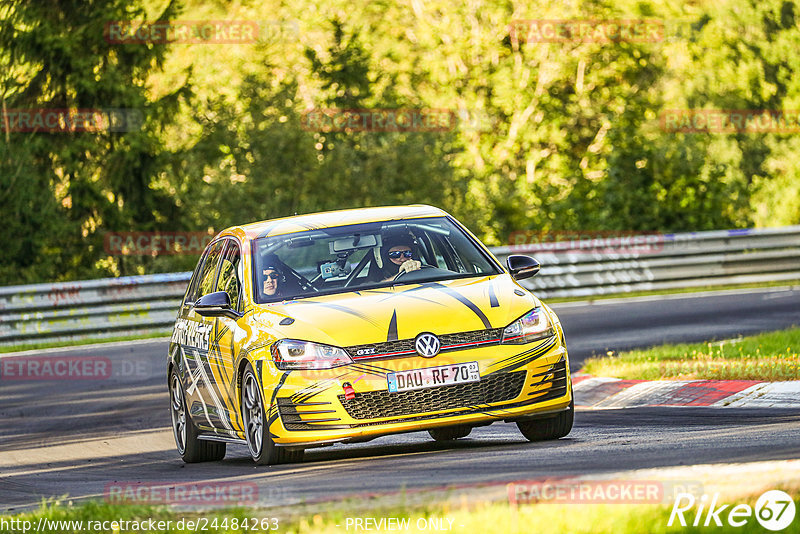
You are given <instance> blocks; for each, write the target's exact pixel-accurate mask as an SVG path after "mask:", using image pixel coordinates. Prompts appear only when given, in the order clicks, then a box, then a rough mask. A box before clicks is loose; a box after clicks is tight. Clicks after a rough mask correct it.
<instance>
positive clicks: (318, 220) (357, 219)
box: [221, 204, 447, 239]
mask: <svg viewBox="0 0 800 534" xmlns="http://www.w3.org/2000/svg"><path fill="white" fill-rule="evenodd" d="M443 216H447V212H446V211H444V210H441V209H439V208H435V207H433V206H426V205H424V204H414V205H411V206H383V207H377V208H359V209H349V210H338V211H326V212H319V213H308V214H305V215H295V216H293V217H282V218H280V219H271V220H268V221H260V222H254V223H250V224H245V225H242V226H237V227H232V228H229V229H227V230H225V231H223V232H221V235H222V234H227V235H230V234H238V235H240V236H241V234H242V233H244V235H245V236H246V238H247V239H255V238H258V237H267V236H276V235H283V234H290V233H293V232H302V231H305V230H315V229H318V228H332V227H335V226H345V225H348V224H360V223H367V222H376V221H391V220H397V219H415V218H420V217H443Z"/></svg>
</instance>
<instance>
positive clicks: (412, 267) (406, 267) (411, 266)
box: [398, 260, 422, 274]
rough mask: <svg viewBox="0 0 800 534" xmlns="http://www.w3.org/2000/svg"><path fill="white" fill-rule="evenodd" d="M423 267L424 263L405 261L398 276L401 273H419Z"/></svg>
mask: <svg viewBox="0 0 800 534" xmlns="http://www.w3.org/2000/svg"><path fill="white" fill-rule="evenodd" d="M421 267H422V263H421V262H419V261H417V260H408V261H404V262H403V263H402V264H401V265H400V270H399V271H398V274H400V273H409V272H411V271H418V270H419V269H420V268H421Z"/></svg>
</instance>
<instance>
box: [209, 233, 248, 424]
mask: <svg viewBox="0 0 800 534" xmlns="http://www.w3.org/2000/svg"><path fill="white" fill-rule="evenodd" d="M225 241H226V246H225V250H224V252H223V254H222V256H221V259H220V265H219V274H218V276H217V281H216V284H215V286H214V290H215V291H225V292H226V293H228V295H229V296H230V299H231V305H232V306H233V309H234V310H236V311H237V312H241V309H242V280H243V270H242V254H241V245H240V244H239V242H238V241H237V240H236V239H234V238H228V239H226V240H225ZM213 323H214V324H213V329H212V331H211V332H212V333H211V342H210V345H209V352H208V364H209V375H210V378H211V379H212V381H213V384H214V386H215V387H214V388H213V390H207V393H208V396H209V399H208V401H209V402H213V403H214V404H215V405H218V406H217V409H216V414H217V416H218V426H217V429H219V430H220V431H223V432H224V433H225V434H228V435H230V436H235V435H236V434H235V433H233V429H234V428H236V429H241V428H242V423H241V421H240V419H241V415H240V413H239V410H238V402H237V401H238V399H237V390H236V368H235V363H236V356H237V352H238V351H237V344H236V340H237V339H240V338H241V335H242V333H243V331H242V329H241V328H240V327H239V324H238V321H237V320H236V319H233V318H231V317H216V318H215V319H214V321H213Z"/></svg>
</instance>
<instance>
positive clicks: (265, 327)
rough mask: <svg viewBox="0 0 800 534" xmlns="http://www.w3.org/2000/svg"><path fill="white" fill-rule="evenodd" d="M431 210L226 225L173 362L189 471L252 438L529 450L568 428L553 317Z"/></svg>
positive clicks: (274, 447) (512, 261) (260, 441)
mask: <svg viewBox="0 0 800 534" xmlns="http://www.w3.org/2000/svg"><path fill="white" fill-rule="evenodd" d="M538 270H539V264H538V263H537V262H536V260H534V259H533V258H529V257H527V256H510V257H509V258H508V260H507V262H506V265H505V266H503V265H501V264H500V263H499V262H498V261H497V259H495V258H494V256H492V254H491V253H490V252H489V250H487V248H486V247H485V246H484V245H483V244H481V243H480V241H479V240H478V239H477V238H476V237H475V236H474V235H472V234H471V233H470V232H469V231H468V230H467V229H466V228H465V227H464V226H462V225H461V224H460V223H459V222H458V221H456V220H455V219H454V218H453V217H451V216H450V215H448V214H447V213H445V212H444V211H442V210H439V209H437V208H433V207H430V206H420V205H416V206H400V207H385V208H368V209H358V210H345V211H336V212H329V213H318V214H311V215H300V216H295V217H287V218H284V219H275V220H270V221H264V222H259V223H253V224H248V225H244V226H235V227H232V228H229V229H227V230H225V231H223V232H221V233H220V234H219V235H217V236H216V237H215V238H214V240H213V241H212V242H211V243H209V245H208V247H207V248H206V249H205V251H204V252H203V255H202V257H201V258H200V261H199V262H198V264H197V268H196V269H195V271H194V274H193V275H192V278H191V281H190V282H189V286H188V288H187V290H186V294H185V296H184V298H183V302H182V304H181V308H180V311H179V312H178V317H177V320H176V322H175V328H174V330H173V334H172V339H171V342H170V347H169V354H168V386H169V391H170V404H171V412H172V423H173V430H174V434H175V442H176V444H177V447H178V451H179V453H180V454H181V456H182V458H183V459H184V461H186V462H201V461H209V460H219V459H222V458H223V457H224V456H225V449H226V444H228V443H237V444H242V445H246V446H247V447H248V448H249V450H250V454H251V456H252V458H253V460H254V461H255V462H256V463H258V464H276V463H284V462H297V461H301V460H302V457H303V451H304V450H305V449H307V448H311V447H321V446H326V445H331V444H334V443H353V442H361V441H368V440H370V439H373V438H376V437H378V436H384V435H387V434H397V433H402V432H415V431H421V430H426V431H428V432H429V433H430V435H431V437H432V438H433V439H435V440H437V441H445V440H453V439H458V438H461V437H465V436H467V435H468V434H469V433H470V431H471V430H472V428H474V427H477V426H482V425H488V424H490V423H493V422H496V421H506V422H515V423H516V424H517V426H518V427H519V429H520V431H521V432H522V434H523V435H524V436H525V437H526V438H527V439H529V440H531V441H534V440H544V439H556V438H559V437H562V436H565V435H567V434H568V433H569V432H570V430H571V428H572V421H573V401H572V385H571V379H570V374H569V362H568V359H567V349H566V346H565V342H564V334H563V331H562V329H561V324H560V323H559V320H558V318H557V317H556V315H555V313H553V311H552V310H551V309H550V308H549V307H547V305H546V304H544V303H543V302H541V301H540V300H539V299H538V298H536V297H535V296H534V295H532V294H531V293H529V292H528V291H527V290H526V289H525V288H523V287H522V286H520V284H519V283H518V282H517V281H518V280H520V279H522V278H526V277H529V276H533V275H534V274H536V273H537V272H538Z"/></svg>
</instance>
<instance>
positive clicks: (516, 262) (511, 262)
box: [506, 254, 541, 280]
mask: <svg viewBox="0 0 800 534" xmlns="http://www.w3.org/2000/svg"><path fill="white" fill-rule="evenodd" d="M506 266H507V267H508V272H510V273H511V276H513V277H514V279H516V280H522V279H524V278H530V277H531V276H533V275H535V274H536V273H538V272H539V267H541V266H540V265H539V262H538V261H536V260H535V259H533V258H531V257H530V256H523V255H521V254H512V255H511V256H509V257H508V258H507V259H506Z"/></svg>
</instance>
